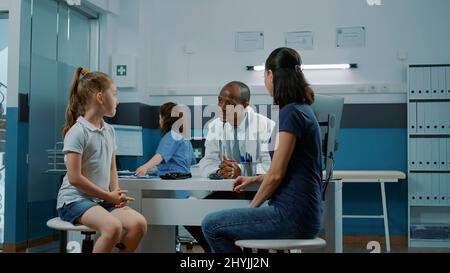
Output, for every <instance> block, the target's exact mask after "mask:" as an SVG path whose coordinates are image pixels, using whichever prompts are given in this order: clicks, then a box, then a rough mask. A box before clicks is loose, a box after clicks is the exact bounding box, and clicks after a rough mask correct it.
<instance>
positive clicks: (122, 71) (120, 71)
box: [116, 64, 127, 77]
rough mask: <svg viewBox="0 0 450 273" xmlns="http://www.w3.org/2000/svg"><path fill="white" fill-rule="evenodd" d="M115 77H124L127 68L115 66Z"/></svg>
mask: <svg viewBox="0 0 450 273" xmlns="http://www.w3.org/2000/svg"><path fill="white" fill-rule="evenodd" d="M116 71H117V76H121V77H125V76H126V75H127V66H126V65H123V64H121V65H117V70H116Z"/></svg>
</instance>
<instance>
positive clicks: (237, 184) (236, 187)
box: [233, 176, 259, 192]
mask: <svg viewBox="0 0 450 273" xmlns="http://www.w3.org/2000/svg"><path fill="white" fill-rule="evenodd" d="M258 181H259V177H258V176H252V177H249V176H239V177H238V178H237V179H236V181H234V184H233V191H234V192H241V190H243V189H245V188H246V187H248V186H249V185H251V184H253V183H256V182H258Z"/></svg>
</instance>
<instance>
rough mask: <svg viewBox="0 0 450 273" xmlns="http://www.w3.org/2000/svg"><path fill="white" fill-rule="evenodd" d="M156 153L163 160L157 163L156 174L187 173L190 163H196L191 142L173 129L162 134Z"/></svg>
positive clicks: (189, 170) (189, 169)
mask: <svg viewBox="0 0 450 273" xmlns="http://www.w3.org/2000/svg"><path fill="white" fill-rule="evenodd" d="M156 153H157V154H160V155H161V156H162V158H163V162H161V163H160V164H159V165H158V176H161V175H165V174H168V173H184V174H187V173H190V172H191V165H194V164H196V163H197V161H196V159H195V155H194V149H193V148H192V144H191V142H190V141H189V140H187V139H185V138H184V137H183V136H182V135H181V134H179V133H177V132H174V131H170V132H168V133H166V134H165V135H164V136H163V138H162V139H161V141H160V142H159V145H158V148H157V149H156Z"/></svg>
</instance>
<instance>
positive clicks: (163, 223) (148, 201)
mask: <svg viewBox="0 0 450 273" xmlns="http://www.w3.org/2000/svg"><path fill="white" fill-rule="evenodd" d="M404 178H405V174H404V173H402V172H396V171H335V172H334V179H333V180H332V183H330V184H329V185H328V188H327V193H326V201H325V215H324V231H325V234H324V239H325V240H326V241H327V248H326V251H327V252H336V253H341V252H342V218H343V215H342V183H345V182H369V183H370V182H376V183H381V184H382V185H383V186H382V191H383V192H384V183H385V182H397V181H399V179H404ZM233 183H234V180H209V179H206V178H191V179H187V180H161V179H159V178H154V179H128V178H123V179H120V187H121V189H125V190H128V191H129V193H128V194H129V195H130V196H132V197H134V198H135V199H136V201H135V202H132V203H131V204H130V207H132V208H134V209H136V210H137V211H139V212H141V213H142V214H143V215H144V216H145V218H146V219H147V221H148V222H149V225H150V226H149V230H148V235H147V237H146V238H145V239H144V240H143V242H142V244H141V249H140V250H141V251H142V252H159V253H168V252H175V227H176V226H178V225H200V224H201V221H202V220H203V218H204V217H205V215H206V214H208V213H210V212H214V211H218V210H223V209H228V208H239V207H246V206H248V204H249V201H248V200H219V199H191V198H188V199H176V198H175V191H180V190H181V191H232V185H233ZM257 187H258V185H254V186H253V187H250V188H248V189H247V190H248V191H256V190H257ZM384 196H385V195H384ZM383 202H384V203H385V198H383ZM385 207H386V206H385V205H384V206H383V208H385ZM384 215H385V216H386V219H387V211H384Z"/></svg>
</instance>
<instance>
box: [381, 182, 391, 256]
mask: <svg viewBox="0 0 450 273" xmlns="http://www.w3.org/2000/svg"><path fill="white" fill-rule="evenodd" d="M380 185H381V202H382V203H383V219H384V233H385V238H386V251H387V252H391V240H390V238H389V223H388V212H387V205H386V190H385V187H384V182H381V183H380Z"/></svg>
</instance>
